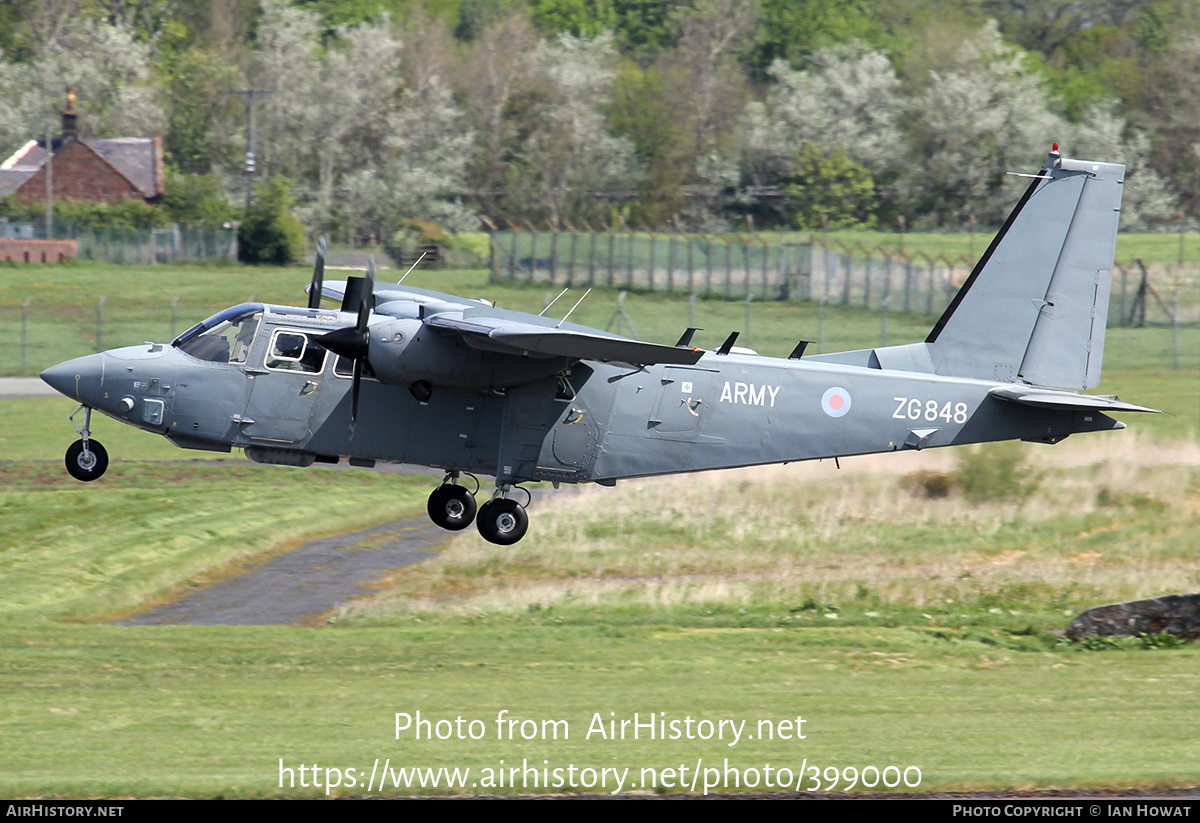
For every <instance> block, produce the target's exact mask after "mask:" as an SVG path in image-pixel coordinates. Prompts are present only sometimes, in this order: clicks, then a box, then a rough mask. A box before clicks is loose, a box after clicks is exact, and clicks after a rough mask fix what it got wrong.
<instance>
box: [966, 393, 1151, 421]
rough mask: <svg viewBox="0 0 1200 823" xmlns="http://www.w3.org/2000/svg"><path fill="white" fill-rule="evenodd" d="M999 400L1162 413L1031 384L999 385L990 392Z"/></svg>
mask: <svg viewBox="0 0 1200 823" xmlns="http://www.w3.org/2000/svg"><path fill="white" fill-rule="evenodd" d="M988 394H990V395H991V396H992V397H994V398H996V399H997V400H1007V401H1009V402H1011V403H1021V404H1023V405H1026V406H1036V407H1038V408H1042V409H1063V410H1065V411H1098V412H1150V413H1151V414H1162V412H1161V411H1159V410H1158V409H1151V408H1147V407H1146V406H1135V405H1134V404H1133V403H1123V402H1121V401H1120V400H1119V399H1117V398H1116V397H1110V396H1105V395H1097V394H1077V393H1075V392H1070V391H1053V390H1050V389H1037V388H1033V387H1031V386H997V387H996V388H994V389H992V390H991V391H989V392H988Z"/></svg>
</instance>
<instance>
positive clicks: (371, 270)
mask: <svg viewBox="0 0 1200 823" xmlns="http://www.w3.org/2000/svg"><path fill="white" fill-rule="evenodd" d="M366 279H367V282H366V283H365V284H364V285H363V290H362V293H361V294H360V295H359V301H358V326H357V327H356V328H357V329H358V330H359V331H366V328H367V320H368V319H369V318H370V316H371V309H373V308H374V307H375V255H371V257H370V258H368V260H367V278H366Z"/></svg>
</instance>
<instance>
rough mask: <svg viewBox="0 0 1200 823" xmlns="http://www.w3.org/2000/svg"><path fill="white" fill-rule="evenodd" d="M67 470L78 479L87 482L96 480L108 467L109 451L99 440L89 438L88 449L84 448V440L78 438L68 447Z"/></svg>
mask: <svg viewBox="0 0 1200 823" xmlns="http://www.w3.org/2000/svg"><path fill="white" fill-rule="evenodd" d="M66 462H67V471H68V472H69V473H70V475H71V476H72V477H74V478H75V479H76V480H82V481H84V482H85V483H86V482H88V481H89V480H96V479H97V478H99V477H100V475H102V474H104V470H105V469H107V468H108V452H106V451H105V450H104V447H103V446H101V445H100V441H98V440H89V441H88V447H87V451H84V449H83V441H82V440H76V441H75V442H74V443H72V444H71V446H70V447H69V448H68V449H67V461H66Z"/></svg>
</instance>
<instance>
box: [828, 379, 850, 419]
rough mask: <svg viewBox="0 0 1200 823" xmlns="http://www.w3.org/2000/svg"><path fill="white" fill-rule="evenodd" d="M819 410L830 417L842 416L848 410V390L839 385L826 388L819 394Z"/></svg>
mask: <svg viewBox="0 0 1200 823" xmlns="http://www.w3.org/2000/svg"><path fill="white" fill-rule="evenodd" d="M821 410H822V411H823V412H825V413H826V414H827V415H829V416H830V417H844V416H845V415H846V412H848V411H850V392H848V391H846V390H845V389H843V388H842V387H841V386H834V387H833V388H830V389H826V391H825V393H824V394H823V395H821Z"/></svg>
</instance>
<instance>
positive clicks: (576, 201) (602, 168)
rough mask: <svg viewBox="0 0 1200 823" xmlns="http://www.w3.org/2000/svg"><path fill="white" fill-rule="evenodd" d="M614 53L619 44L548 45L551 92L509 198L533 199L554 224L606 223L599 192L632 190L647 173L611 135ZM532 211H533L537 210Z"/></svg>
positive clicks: (545, 59)
mask: <svg viewBox="0 0 1200 823" xmlns="http://www.w3.org/2000/svg"><path fill="white" fill-rule="evenodd" d="M614 60H615V52H614V51H613V48H612V38H611V37H610V36H609V35H601V36H599V37H596V38H594V39H588V38H582V37H573V36H571V35H569V34H564V35H561V36H560V37H559V39H558V41H557V42H556V43H552V44H546V45H543V46H542V55H541V59H540V61H539V62H540V65H541V68H542V72H543V74H544V77H545V79H546V81H547V82H548V85H549V93H548V97H547V99H546V100H545V101H544V102H543V103H542V104H541V105H540V106H538V107H537V109H536V112H535V115H534V117H532V118H531V120H530V123H531V126H532V129H531V131H530V133H529V135H528V137H527V139H526V141H525V147H524V151H523V152H522V154H521V156H520V157H519V158H518V160H517V161H516V162H515V163H514V164H513V166H511V167H510V169H509V173H508V174H507V175H506V184H507V186H508V188H509V192H508V193H509V196H510V197H511V196H514V195H515V196H517V197H520V196H521V195H522V194H526V195H527V197H528V198H529V199H532V200H533V201H534V202H536V203H537V204H538V207H539V208H538V209H537V210H538V211H542V212H544V216H545V217H547V218H548V219H549V220H550V221H551V222H554V223H559V222H561V221H563V220H579V219H584V220H586V219H601V220H603V219H605V218H606V217H607V215H606V214H605V213H604V212H605V208H606V206H605V204H604V203H603V202H598V201H597V200H596V199H595V198H594V197H593V196H592V194H593V192H595V191H596V190H612V189H614V188H622V189H633V188H634V187H636V186H637V183H638V179H639V175H640V172H639V170H638V167H637V161H636V157H635V153H634V150H633V145H632V144H631V143H630V142H629V141H628V140H626V139H625V138H619V137H614V136H613V135H612V134H610V133H609V132H608V130H607V127H606V123H605V119H604V116H603V114H602V113H601V111H602V108H603V106H604V105H605V104H606V103H607V102H608V100H609V95H610V87H611V83H612V77H613V71H612V65H613V62H614ZM530 211H533V210H532V209H531V210H530Z"/></svg>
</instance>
